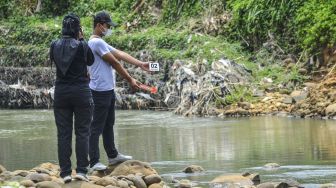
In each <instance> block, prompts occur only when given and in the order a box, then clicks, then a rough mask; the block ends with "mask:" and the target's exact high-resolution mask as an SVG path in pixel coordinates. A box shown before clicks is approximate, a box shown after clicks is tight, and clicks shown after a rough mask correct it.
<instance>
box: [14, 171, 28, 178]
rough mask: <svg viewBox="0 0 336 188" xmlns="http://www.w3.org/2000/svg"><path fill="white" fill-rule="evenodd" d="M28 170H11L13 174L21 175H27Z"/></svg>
mask: <svg viewBox="0 0 336 188" xmlns="http://www.w3.org/2000/svg"><path fill="white" fill-rule="evenodd" d="M29 173H30V172H29V171H27V170H15V171H14V172H13V175H14V176H22V177H26V176H28V175H29Z"/></svg>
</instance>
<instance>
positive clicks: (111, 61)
mask: <svg viewBox="0 0 336 188" xmlns="http://www.w3.org/2000/svg"><path fill="white" fill-rule="evenodd" d="M102 58H103V60H104V61H106V62H108V63H109V64H111V66H112V67H113V68H114V69H115V70H116V71H117V72H118V74H120V75H121V76H122V77H123V78H124V79H126V80H127V81H128V82H129V83H130V85H131V87H132V88H133V89H139V82H137V81H136V80H135V79H134V78H132V77H131V76H130V75H129V74H128V72H127V71H126V69H124V68H123V67H122V66H121V64H120V63H119V61H118V59H117V58H115V57H114V56H113V54H112V53H107V54H105V55H103V56H102Z"/></svg>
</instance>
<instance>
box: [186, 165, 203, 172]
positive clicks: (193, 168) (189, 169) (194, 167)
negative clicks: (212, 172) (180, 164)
mask: <svg viewBox="0 0 336 188" xmlns="http://www.w3.org/2000/svg"><path fill="white" fill-rule="evenodd" d="M203 171H204V169H203V168H202V167H201V166H198V165H190V166H188V167H186V168H185V169H183V171H182V172H184V173H195V172H203Z"/></svg>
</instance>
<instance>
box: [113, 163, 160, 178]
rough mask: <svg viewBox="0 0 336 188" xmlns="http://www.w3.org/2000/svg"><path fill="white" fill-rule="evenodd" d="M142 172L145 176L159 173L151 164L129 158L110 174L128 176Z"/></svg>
mask: <svg viewBox="0 0 336 188" xmlns="http://www.w3.org/2000/svg"><path fill="white" fill-rule="evenodd" d="M137 173H141V174H143V175H144V176H148V175H151V174H158V173H157V172H156V170H155V169H154V168H152V167H151V166H150V164H148V163H146V162H142V161H137V160H128V161H125V162H123V163H121V164H120V165H118V166H117V167H116V168H115V169H114V170H113V171H112V173H111V174H110V175H111V176H121V175H124V176H127V175H129V174H137Z"/></svg>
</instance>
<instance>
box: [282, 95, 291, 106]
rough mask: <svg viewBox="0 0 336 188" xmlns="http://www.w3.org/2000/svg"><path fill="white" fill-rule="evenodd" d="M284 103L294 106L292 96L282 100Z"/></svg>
mask: <svg viewBox="0 0 336 188" xmlns="http://www.w3.org/2000/svg"><path fill="white" fill-rule="evenodd" d="M282 103H285V104H292V103H293V98H292V97H291V96H285V98H284V99H283V100H282Z"/></svg>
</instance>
